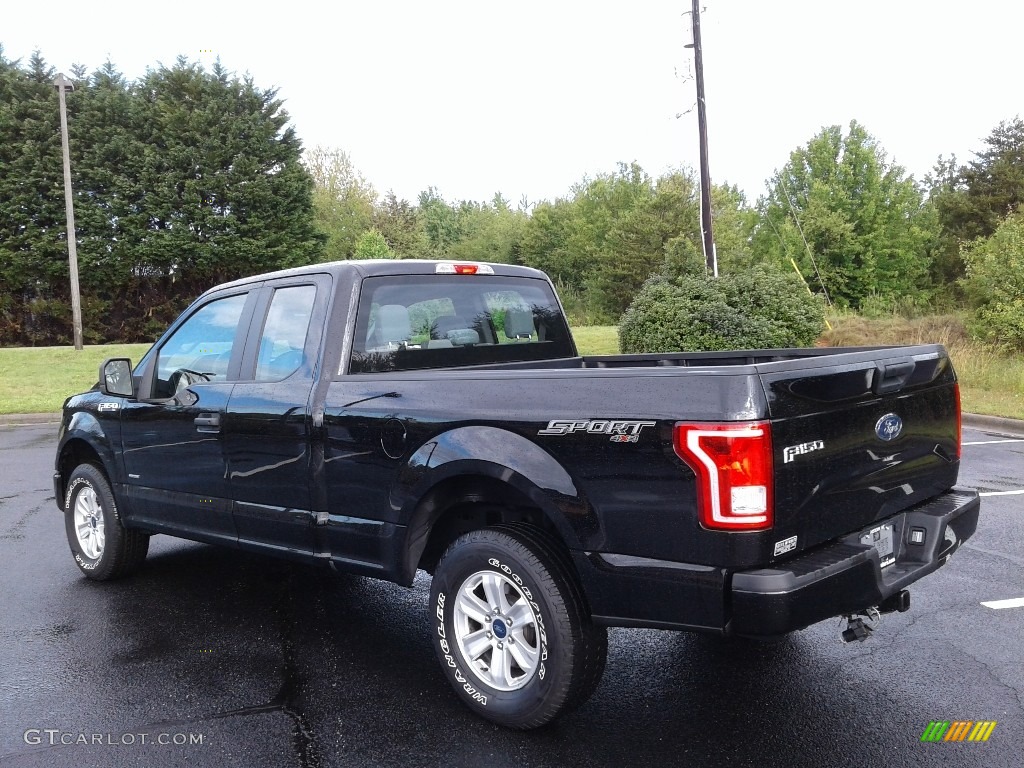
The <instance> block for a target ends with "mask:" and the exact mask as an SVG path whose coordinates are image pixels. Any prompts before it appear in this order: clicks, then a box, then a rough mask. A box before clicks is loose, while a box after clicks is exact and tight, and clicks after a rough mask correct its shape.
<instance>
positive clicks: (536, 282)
mask: <svg viewBox="0 0 1024 768" xmlns="http://www.w3.org/2000/svg"><path fill="white" fill-rule="evenodd" d="M959 466H960V404H959V392H958V389H957V382H956V376H955V374H954V371H953V367H952V365H951V364H950V360H949V357H948V356H947V354H946V351H945V350H944V349H943V347H942V346H939V345H922V346H913V347H877V348H853V349H788V350H751V351H735V352H714V353H673V354H648V355H616V356H602V357H590V356H580V355H579V354H578V352H577V350H576V346H575V343H574V342H573V338H572V336H571V334H570V332H569V328H568V326H567V324H566V320H565V316H564V314H563V311H562V307H561V305H560V303H559V301H558V298H557V297H556V295H555V292H554V290H553V288H552V285H551V282H550V281H549V280H548V279H547V277H546V276H545V275H544V274H543V273H542V272H538V271H536V270H533V269H528V268H525V267H518V266H505V265H499V264H468V263H455V262H433V261H366V262H339V263H335V264H318V265H314V266H309V267H304V268H299V269H293V270H288V271H284V272H277V273H273V274H267V275H260V276H257V277H251V278H246V279H243V280H238V281H236V282H232V283H228V284H226V285H221V286H218V287H216V288H214V289H212V290H210V291H208V292H207V293H205V294H204V295H202V296H201V297H199V298H198V299H197V300H196V301H195V302H194V303H193V304H192V305H191V306H190V307H189V308H188V309H187V310H186V311H185V312H184V314H182V316H181V317H180V318H179V319H178V320H177V321H176V322H175V323H174V324H173V325H172V326H171V327H170V328H169V329H168V330H167V332H166V333H165V334H164V335H163V336H162V337H161V338H160V339H159V340H158V341H157V342H156V344H154V346H153V347H152V348H151V349H150V350H149V352H147V353H146V355H145V356H144V357H143V358H142V360H141V361H140V362H139V363H138V365H137V366H135V367H134V369H132V367H131V363H130V361H128V360H126V359H123V358H115V359H110V360H107V361H106V362H104V364H103V365H102V366H101V368H100V380H99V383H98V384H97V385H96V386H95V387H94V388H93V389H92V390H91V391H89V392H86V393H84V394H79V395H75V396H73V397H71V398H69V399H68V400H67V402H66V403H65V405H64V413H63V421H62V424H61V427H60V438H59V445H58V448H57V457H56V467H55V469H56V471H55V473H54V477H53V482H54V489H55V492H56V499H57V501H58V505H59V506H60V507H61V509H62V511H63V513H64V515H65V519H66V530H67V537H68V541H69V543H70V546H71V551H72V554H73V556H74V559H75V562H76V563H77V564H78V567H79V568H80V569H81V570H82V572H83V573H84V574H85V575H86V576H88V577H89V578H92V579H97V580H106V579H113V578H116V577H120V576H125V575H127V574H129V573H131V572H132V571H134V570H135V569H137V568H139V567H140V565H141V564H142V562H143V560H144V558H145V556H146V551H147V547H148V543H149V537H150V536H151V535H152V534H157V533H166V534H171V535H174V536H179V537H183V538H186V539H193V540H195V541H200V542H208V543H211V544H220V545H225V546H229V547H237V548H240V549H243V550H249V551H253V552H265V553H268V554H271V555H277V556H281V557H287V558H292V559H294V560H297V561H301V562H306V563H321V564H324V565H327V566H330V567H331V568H333V569H336V570H338V571H346V572H350V573H355V574H364V575H367V576H374V577H377V578H381V579H387V580H390V581H393V582H396V583H398V584H401V585H411V584H412V582H413V579H414V577H415V575H416V573H417V571H419V570H423V571H426V572H428V573H430V574H432V576H433V581H432V587H431V596H430V605H429V607H428V611H429V615H430V617H431V622H432V630H431V631H432V642H433V645H434V648H435V650H436V653H437V657H438V659H439V661H440V664H441V667H442V668H443V670H444V672H445V674H446V675H447V677H448V679H449V680H450V682H451V683H452V685H453V687H454V688H455V690H456V692H457V693H458V695H459V696H460V697H461V698H462V699H463V700H464V701H465V702H466V704H467V705H469V706H470V707H471V708H472V709H474V710H475V711H476V712H478V713H480V714H481V715H483V716H484V717H487V718H490V719H491V720H493V721H495V722H498V723H501V724H503V725H506V726H510V727H514V728H531V727H535V726H539V725H542V724H544V723H546V722H549V721H550V720H552V719H553V718H555V717H556V716H558V715H559V714H561V713H563V712H566V711H568V710H569V709H571V708H573V707H576V706H578V705H579V704H581V703H582V702H584V701H585V700H586V699H587V698H588V697H589V696H590V694H591V693H592V692H593V690H594V688H595V687H596V686H597V684H598V681H599V680H600V677H601V674H602V671H603V668H604V662H605V656H606V650H607V627H609V626H629V627H655V628H663V629H675V630H692V631H699V632H709V633H717V634H719V635H725V636H744V637H754V638H759V637H771V636H778V635H781V634H784V633H787V632H791V631H793V630H798V629H801V628H804V627H807V626H809V625H811V624H814V623H815V622H819V621H822V620H823V619H827V618H831V617H845V618H846V621H847V625H846V626H847V629H846V631H845V632H844V633H843V634H844V637H845V639H848V640H849V639H860V638H862V637H864V636H865V635H866V634H867V633H868V631H869V630H870V628H871V626H872V624H871V619H872V618H876V617H877V616H878V615H879V613H886V612H892V611H897V610H899V611H903V610H906V609H907V608H908V607H909V594H908V592H907V590H906V588H907V587H908V586H909V585H910V584H912V583H913V582H915V581H917V580H918V579H920V578H922V577H924V576H926V575H928V574H929V573H931V572H932V571H934V570H936V569H937V568H939V566H941V565H943V564H944V563H945V562H946V561H947V560H948V559H949V557H950V556H951V555H952V554H953V552H954V551H955V550H956V549H957V548H958V547H959V546H960V545H961V544H962V543H963V542H964V541H965V540H967V539H968V538H969V537H970V536H971V535H972V534H973V533H974V530H975V528H976V526H977V521H978V511H979V501H978V494H977V492H976V491H974V490H972V489H968V488H962V487H957V486H956V483H957V473H958V470H959Z"/></svg>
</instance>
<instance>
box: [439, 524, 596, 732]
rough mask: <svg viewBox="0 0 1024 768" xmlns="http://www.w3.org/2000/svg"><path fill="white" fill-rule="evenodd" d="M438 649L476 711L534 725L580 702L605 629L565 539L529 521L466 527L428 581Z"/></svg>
mask: <svg viewBox="0 0 1024 768" xmlns="http://www.w3.org/2000/svg"><path fill="white" fill-rule="evenodd" d="M431 606H432V612H433V619H434V622H435V626H436V629H435V635H434V641H435V650H436V652H437V655H438V659H439V660H440V661H441V666H442V668H443V669H444V672H445V674H446V676H447V677H448V680H449V682H450V683H451V684H452V686H453V687H454V688H455V691H456V693H458V695H459V697H460V698H461V699H462V700H463V701H464V702H465V703H466V704H467V705H468V706H469V707H470V708H471V709H473V710H474V711H475V712H477V713H478V714H480V715H482V716H483V717H486V718H487V719H489V720H492V721H494V722H496V723H499V724H500V725H504V726H508V727H511V728H522V729H526V728H536V727H538V726H541V725H544V724H545V723H548V722H550V721H551V720H553V719H554V718H556V717H557V716H559V715H560V714H563V713H564V712H566V711H568V710H569V709H572V708H573V707H575V706H577V705H579V704H581V703H583V702H584V701H585V700H586V699H587V698H589V696H590V694H591V693H592V692H593V690H594V688H595V687H596V686H597V683H598V681H599V680H600V676H601V672H602V670H603V669H604V659H605V655H606V652H607V632H606V630H605V629H604V628H603V627H595V626H594V625H593V624H592V622H591V620H590V614H589V611H588V609H587V606H586V601H585V600H584V598H583V595H582V592H581V590H580V588H579V585H578V584H577V583H576V579H575V576H574V575H573V572H572V570H571V567H570V565H569V562H568V557H567V555H566V554H565V553H564V550H562V548H561V546H560V544H558V543H557V542H555V541H553V540H552V539H551V538H550V537H548V536H547V535H545V534H544V533H543V532H542V531H540V530H538V529H536V528H533V527H531V526H525V525H509V526H495V527H493V528H485V529H482V530H479V531H473V532H471V533H467V534H465V535H463V536H461V537H460V538H458V539H456V540H455V542H453V543H452V545H451V546H450V547H449V548H448V550H447V552H445V554H444V557H443V558H442V559H441V562H440V563H439V564H438V567H437V569H436V572H435V574H434V581H433V584H432V586H431Z"/></svg>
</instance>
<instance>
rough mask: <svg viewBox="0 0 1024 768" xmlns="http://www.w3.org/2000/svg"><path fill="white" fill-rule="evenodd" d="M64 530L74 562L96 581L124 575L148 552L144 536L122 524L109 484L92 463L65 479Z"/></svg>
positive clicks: (138, 563) (147, 543)
mask: <svg viewBox="0 0 1024 768" xmlns="http://www.w3.org/2000/svg"><path fill="white" fill-rule="evenodd" d="M64 529H65V532H66V533H67V537H68V544H69V545H70V546H71V554H72V555H73V556H74V558H75V563H76V564H77V565H78V567H79V569H80V570H81V571H82V573H84V574H85V575H86V576H88V577H89V578H90V579H94V580H96V581H107V580H109V579H116V578H119V577H121V576H127V575H128V574H129V573H131V572H132V571H134V570H136V569H137V568H138V567H139V566H140V565H141V564H142V561H143V560H145V558H146V553H147V552H148V551H149V536H148V535H147V534H145V533H142V532H140V531H133V530H129V529H127V528H125V527H124V526H123V525H122V524H121V516H120V514H119V513H118V511H117V504H116V503H115V502H114V494H113V493H112V492H111V490H110V483H109V482H107V478H106V477H105V476H104V474H103V472H101V471H100V470H99V468H97V467H95V466H93V465H92V464H81V465H79V466H78V467H76V468H75V470H74V471H73V472H72V473H71V476H70V477H69V478H68V485H67V492H66V493H65V494H64Z"/></svg>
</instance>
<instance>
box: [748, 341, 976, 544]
mask: <svg viewBox="0 0 1024 768" xmlns="http://www.w3.org/2000/svg"><path fill="white" fill-rule="evenodd" d="M758 367H759V373H760V375H761V382H762V384H763V386H764V388H765V393H766V395H767V397H768V407H769V413H770V417H771V422H772V444H773V452H774V464H775V489H774V490H775V528H774V539H775V541H777V542H787V540H789V541H788V542H787V543H786V544H784V545H782V546H778V545H776V550H780V551H779V552H778V554H779V555H780V556H781V555H787V556H788V555H791V554H795V553H796V552H800V551H802V550H804V549H806V548H808V547H812V546H814V545H816V544H820V543H822V542H825V541H829V540H831V539H834V538H836V537H837V536H841V535H844V534H847V533H851V532H854V531H858V530H861V529H864V528H867V527H869V526H870V525H871V524H872V523H874V522H876V521H878V520H882V519H884V518H887V517H889V516H891V515H894V514H896V513H897V512H899V511H901V510H903V509H906V508H908V507H910V506H913V505H914V504H917V503H919V502H921V501H924V500H926V499H929V498H931V497H933V496H935V495H936V494H938V493H941V492H942V491H944V490H946V489H947V488H950V487H952V486H953V485H954V484H955V483H956V479H957V473H958V471H959V465H960V462H959V453H960V451H959V430H960V419H959V397H958V393H957V390H956V376H955V374H954V372H953V366H952V364H951V363H950V361H949V357H948V356H947V354H946V351H945V349H944V348H943V347H941V346H939V345H929V346H917V347H896V348H882V349H876V350H871V351H864V352H855V353H849V352H846V353H837V354H836V355H835V356H829V355H824V356H821V357H820V358H817V359H815V360H813V361H811V360H808V361H801V363H800V364H799V365H798V366H794V365H793V364H792V363H783V364H781V365H780V366H774V365H772V364H767V365H763V366H758ZM773 368H784V370H772V369H773ZM792 537H796V539H795V542H794V541H793V538H792ZM782 550H784V551H782Z"/></svg>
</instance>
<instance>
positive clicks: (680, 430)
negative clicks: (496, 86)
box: [674, 421, 774, 531]
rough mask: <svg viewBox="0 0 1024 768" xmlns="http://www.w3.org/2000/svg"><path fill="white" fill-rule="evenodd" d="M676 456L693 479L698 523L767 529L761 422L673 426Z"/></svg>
mask: <svg viewBox="0 0 1024 768" xmlns="http://www.w3.org/2000/svg"><path fill="white" fill-rule="evenodd" d="M674 443H675V449H676V455H678V456H679V458H681V459H682V460H683V461H685V462H686V464H687V465H688V466H689V467H690V469H692V470H693V471H694V473H696V475H697V500H698V505H697V508H698V511H699V515H700V523H701V525H702V526H704V527H705V528H712V529H718V530H725V531H761V530H764V529H766V528H771V527H772V522H773V518H774V514H773V507H772V478H773V473H772V433H771V425H770V424H769V423H768V422H767V421H748V422H739V423H735V422H734V423H728V424H701V423H697V424H682V423H679V424H676V427H675V433H674Z"/></svg>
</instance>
